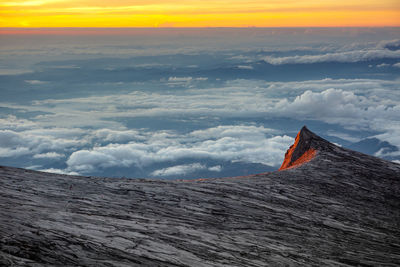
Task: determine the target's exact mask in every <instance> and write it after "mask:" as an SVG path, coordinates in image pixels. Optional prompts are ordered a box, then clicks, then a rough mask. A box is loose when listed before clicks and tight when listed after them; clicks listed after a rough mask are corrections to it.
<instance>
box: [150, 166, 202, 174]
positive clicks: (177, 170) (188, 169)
mask: <svg viewBox="0 0 400 267" xmlns="http://www.w3.org/2000/svg"><path fill="white" fill-rule="evenodd" d="M205 169H207V167H206V166H205V165H202V164H200V163H193V164H185V165H177V166H172V167H168V168H165V169H160V170H156V171H154V172H152V173H151V175H152V176H172V175H184V174H188V173H192V172H195V171H199V170H205Z"/></svg>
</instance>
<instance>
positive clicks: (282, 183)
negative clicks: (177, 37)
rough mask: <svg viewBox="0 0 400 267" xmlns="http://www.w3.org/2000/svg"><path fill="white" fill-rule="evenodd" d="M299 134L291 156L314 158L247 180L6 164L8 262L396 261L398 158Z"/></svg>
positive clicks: (3, 255) (2, 229)
mask: <svg viewBox="0 0 400 267" xmlns="http://www.w3.org/2000/svg"><path fill="white" fill-rule="evenodd" d="M298 137H299V140H298V142H297V145H295V146H294V149H292V150H293V152H292V153H291V157H290V162H291V163H292V164H293V163H296V161H297V160H298V159H300V158H301V157H302V155H304V153H305V152H307V151H309V150H310V149H314V150H315V151H316V154H315V155H314V156H313V157H312V158H311V159H310V160H308V161H304V162H301V164H294V165H291V166H289V168H286V169H284V170H281V171H275V172H270V173H262V174H257V175H252V176H245V177H227V178H213V179H205V180H194V181H190V180H187V181H184V182H183V181H166V180H147V179H116V178H98V177H82V176H68V175H58V174H49V173H42V172H36V171H30V170H23V169H17V168H11V167H0V265H1V264H2V265H5V266H8V265H18V266H37V265H40V266H270V265H272V266H397V265H400V241H399V240H400V227H399V225H400V165H399V164H396V163H392V162H388V161H385V160H382V159H379V158H376V157H373V156H369V155H365V154H362V153H358V152H355V151H351V150H349V149H345V148H341V147H338V146H336V145H334V144H331V143H329V142H328V141H326V140H324V139H322V138H320V137H319V136H318V135H316V134H314V133H312V132H311V131H309V130H308V129H307V128H306V127H305V128H303V129H302V130H301V131H300V132H299V134H298ZM289 150H290V149H289Z"/></svg>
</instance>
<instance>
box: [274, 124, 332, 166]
mask: <svg viewBox="0 0 400 267" xmlns="http://www.w3.org/2000/svg"><path fill="white" fill-rule="evenodd" d="M314 140H315V141H314ZM324 142H326V141H325V140H322V139H321V138H320V137H319V136H316V135H315V134H313V133H312V132H310V131H309V130H308V129H307V127H306V126H304V127H303V128H302V129H301V130H300V132H299V133H298V134H297V136H296V139H295V141H294V144H293V145H292V146H290V148H289V149H288V151H287V152H286V154H285V159H284V160H283V163H282V166H281V167H280V168H279V170H285V169H288V168H293V167H296V166H300V165H302V164H304V163H306V162H309V161H310V160H311V159H313V158H314V157H315V155H316V154H317V150H316V148H315V147H316V146H318V144H319V143H324ZM314 146H315V147H314Z"/></svg>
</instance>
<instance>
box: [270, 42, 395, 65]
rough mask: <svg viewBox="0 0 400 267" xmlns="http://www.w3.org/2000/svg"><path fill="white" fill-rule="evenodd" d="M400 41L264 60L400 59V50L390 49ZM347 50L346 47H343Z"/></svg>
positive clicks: (285, 62) (286, 61) (289, 62)
mask: <svg viewBox="0 0 400 267" xmlns="http://www.w3.org/2000/svg"><path fill="white" fill-rule="evenodd" d="M398 43H400V40H393V41H390V42H380V43H378V44H377V45H375V46H374V45H373V44H372V46H370V47H360V46H355V47H348V48H347V49H348V50H347V51H346V50H344V51H337V52H329V53H325V54H317V55H315V54H313V55H295V56H283V57H273V56H267V57H265V58H264V60H265V62H267V63H269V64H272V65H283V64H312V63H321V62H342V63H345V62H360V61H369V60H375V59H384V58H392V59H396V58H400V50H392V49H389V47H392V46H394V45H396V44H397V45H398ZM343 48H345V49H346V47H343Z"/></svg>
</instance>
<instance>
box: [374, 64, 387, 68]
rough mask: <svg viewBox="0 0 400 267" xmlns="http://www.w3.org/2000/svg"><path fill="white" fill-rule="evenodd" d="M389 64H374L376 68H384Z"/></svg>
mask: <svg viewBox="0 0 400 267" xmlns="http://www.w3.org/2000/svg"><path fill="white" fill-rule="evenodd" d="M389 66H390V64H386V63H382V64H378V65H376V67H377V68H386V67H389Z"/></svg>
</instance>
